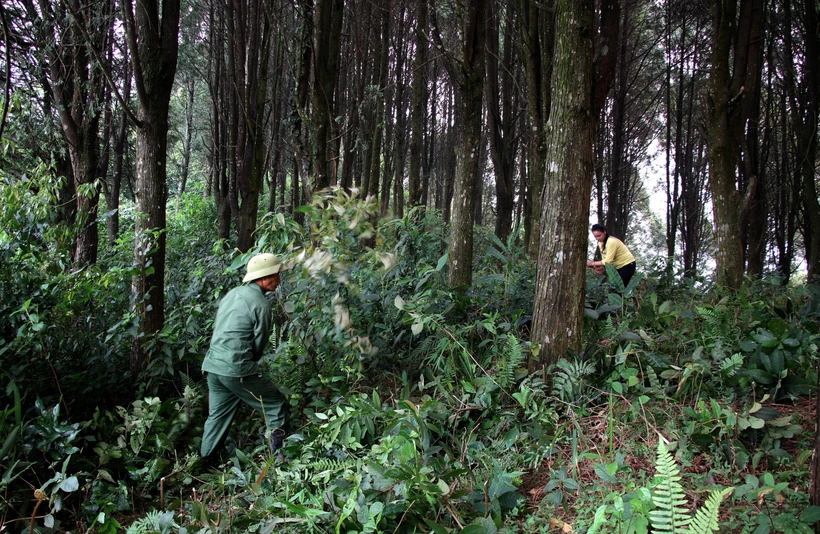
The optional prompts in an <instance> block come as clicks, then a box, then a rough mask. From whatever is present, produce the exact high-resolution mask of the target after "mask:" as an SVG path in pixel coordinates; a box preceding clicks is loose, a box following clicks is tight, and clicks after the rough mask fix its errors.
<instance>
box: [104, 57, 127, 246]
mask: <svg viewBox="0 0 820 534" xmlns="http://www.w3.org/2000/svg"><path fill="white" fill-rule="evenodd" d="M125 60H126V64H125V65H124V71H125V72H124V75H123V91H122V94H123V95H130V94H131V70H130V69H129V68H128V63H127V62H128V58H127V57H126V58H125ZM126 98H128V97H127V96H126ZM127 104H128V100H126V105H127ZM127 140H128V113H127V111H126V110H125V109H122V110H121V111H120V118H119V122H118V123H117V129H116V131H115V132H114V139H113V141H112V144H113V147H112V148H113V151H114V166H113V168H112V170H111V179H110V180H107V181H106V183H105V184H104V192H105V201H106V205H107V207H108V211H110V212H111V215H109V216H108V219H107V220H106V225H107V230H108V242H109V243H110V244H112V245H113V244H114V243H115V242H116V241H117V238H118V237H119V234H120V191H121V190H122V179H123V165H124V160H125V151H126V149H127V145H126V141H127Z"/></svg>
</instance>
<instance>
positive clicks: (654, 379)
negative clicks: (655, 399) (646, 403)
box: [646, 366, 663, 393]
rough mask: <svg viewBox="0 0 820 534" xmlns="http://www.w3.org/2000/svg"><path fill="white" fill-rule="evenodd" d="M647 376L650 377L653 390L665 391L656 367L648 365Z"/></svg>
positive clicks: (650, 385)
mask: <svg viewBox="0 0 820 534" xmlns="http://www.w3.org/2000/svg"><path fill="white" fill-rule="evenodd" d="M646 376H647V378H648V379H649V387H651V388H652V390H653V391H657V392H658V393H661V392H662V391H663V387H662V386H661V381H660V380H658V373H656V372H655V369H653V368H652V367H648V366H647V368H646Z"/></svg>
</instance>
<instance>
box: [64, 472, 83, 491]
mask: <svg viewBox="0 0 820 534" xmlns="http://www.w3.org/2000/svg"><path fill="white" fill-rule="evenodd" d="M79 488H80V482H79V481H78V480H77V477H75V476H70V477H68V478H67V479H65V480H63V481H62V482H60V486H59V489H61V490H63V491H64V492H66V493H71V492H72V491H77V490H78V489H79Z"/></svg>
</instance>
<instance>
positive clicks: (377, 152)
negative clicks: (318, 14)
mask: <svg viewBox="0 0 820 534" xmlns="http://www.w3.org/2000/svg"><path fill="white" fill-rule="evenodd" d="M379 11H380V13H381V32H380V34H381V39H380V44H379V48H378V51H379V68H378V69H377V70H376V71H375V72H374V78H375V79H374V80H373V81H374V82H376V83H375V85H376V86H377V87H378V88H379V89H378V91H377V93H376V99H375V109H374V124H373V140H372V143H371V149H370V161H369V162H365V164H366V165H370V172H369V173H368V174H369V176H370V180H369V181H368V183H367V185H368V187H367V191H365V193H367V195H368V196H373V197H374V198H377V199H378V197H379V183H380V182H381V176H382V175H381V173H382V172H383V168H382V140H383V139H384V129H385V125H384V120H385V111H386V110H385V106H386V105H387V98H386V94H385V93H386V91H387V70H388V68H389V65H388V62H387V60H388V57H389V49H390V4H389V2H387V1H385V2H384V3H383V4H382V5H381V6H380V9H379ZM381 194H382V195H387V196H389V194H390V191H382V192H381Z"/></svg>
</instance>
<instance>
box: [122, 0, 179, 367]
mask: <svg viewBox="0 0 820 534" xmlns="http://www.w3.org/2000/svg"><path fill="white" fill-rule="evenodd" d="M135 4H136V5H135ZM123 12H124V14H123V17H124V19H125V31H126V39H127V42H128V48H129V54H130V57H131V64H132V67H133V69H134V81H135V87H136V89H137V97H138V101H139V108H138V112H137V121H138V122H137V124H136V130H137V143H136V154H137V161H136V169H137V176H136V182H137V184H136V188H135V197H136V211H137V214H138V216H137V217H136V223H135V232H136V238H135V241H134V265H135V266H136V271H137V274H136V275H134V277H133V278H132V281H131V287H132V297H133V299H134V305H135V307H136V310H135V311H136V313H137V316H138V317H139V318H140V329H139V330H140V334H142V335H139V336H135V337H134V343H133V347H134V350H132V357H131V372H132V379H133V380H134V381H136V380H138V375H139V372H140V371H141V370H142V368H143V364H144V354H143V347H142V343H144V342H145V341H147V338H146V337H145V336H144V335H145V334H149V335H150V334H155V333H157V332H159V331H160V330H162V327H163V325H164V323H165V244H166V234H165V202H166V200H167V197H168V187H167V181H166V179H167V173H166V159H167V158H166V155H167V143H168V107H169V102H170V99H171V89H172V87H173V83H174V75H175V74H176V67H177V54H178V52H179V41H178V36H179V12H180V8H179V0H162V1H161V2H160V1H159V0H136V2H134V1H133V0H124V5H123Z"/></svg>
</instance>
